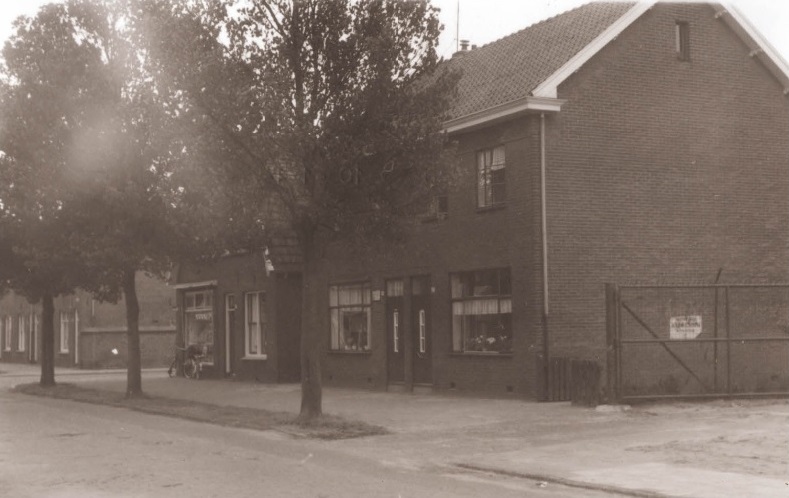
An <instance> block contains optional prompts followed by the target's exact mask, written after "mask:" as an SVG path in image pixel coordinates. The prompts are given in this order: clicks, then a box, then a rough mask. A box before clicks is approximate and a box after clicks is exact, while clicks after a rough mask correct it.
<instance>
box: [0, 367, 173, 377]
mask: <svg viewBox="0 0 789 498" xmlns="http://www.w3.org/2000/svg"><path fill="white" fill-rule="evenodd" d="M127 372H128V370H126V369H125V368H124V369H112V370H65V371H61V370H56V371H55V379H57V378H58V377H62V376H65V377H68V376H71V375H107V374H125V373H127ZM40 373H41V371H40V370H36V371H34V372H20V371H13V370H10V371H9V370H7V371H3V372H0V377H30V376H36V375H39V374H40ZM142 373H167V369H166V368H143V369H142Z"/></svg>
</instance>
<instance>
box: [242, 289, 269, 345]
mask: <svg viewBox="0 0 789 498" xmlns="http://www.w3.org/2000/svg"><path fill="white" fill-rule="evenodd" d="M245 313H246V329H245V343H246V346H245V356H246V357H247V358H261V359H264V358H266V293H265V292H249V293H247V295H246V307H245Z"/></svg>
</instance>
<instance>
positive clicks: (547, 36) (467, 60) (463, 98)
mask: <svg viewBox="0 0 789 498" xmlns="http://www.w3.org/2000/svg"><path fill="white" fill-rule="evenodd" d="M654 4H655V0H649V1H640V2H593V3H588V4H586V5H583V6H581V7H578V8H576V9H573V10H570V11H568V12H565V13H563V14H559V15H557V16H555V17H552V18H550V19H547V20H545V21H541V22H539V23H537V24H534V25H532V26H530V27H528V28H526V29H523V30H521V31H518V32H517V33H514V34H512V35H509V36H506V37H504V38H502V39H500V40H497V41H495V42H492V43H490V44H488V45H485V46H483V47H480V48H476V49H473V50H470V51H465V52H461V53H460V54H456V55H455V56H454V57H453V58H452V59H451V60H450V61H448V65H449V68H451V69H459V70H461V71H462V77H461V79H460V81H459V83H458V97H457V100H456V102H455V105H454V107H453V109H452V111H451V118H450V120H449V121H447V122H446V123H445V129H446V130H447V131H448V132H450V133H451V132H454V131H459V130H462V129H470V128H473V127H477V126H481V125H486V124H490V123H493V122H496V121H500V120H503V119H507V118H508V117H511V116H513V115H515V114H519V113H522V112H526V111H530V110H531V111H558V110H559V109H560V108H561V105H562V103H563V101H561V100H559V99H557V87H558V86H559V85H560V84H561V83H562V82H564V81H565V80H566V79H567V78H568V77H570V76H571V75H572V74H573V73H574V72H575V71H577V70H578V69H580V68H581V67H582V66H583V65H584V64H585V63H586V62H587V61H588V60H589V59H591V58H592V57H593V56H594V55H595V54H597V53H598V52H599V51H600V50H601V49H602V48H603V47H605V46H606V45H607V44H608V43H609V42H610V41H611V40H613V39H614V38H616V37H617V36H618V35H619V34H620V33H622V31H624V30H625V29H626V28H627V27H628V26H630V25H631V24H632V23H633V22H634V21H635V20H636V19H638V18H639V17H641V15H642V14H644V13H645V12H646V11H648V10H649V9H650V8H651V7H652V6H653V5H654ZM709 5H710V7H712V8H713V9H715V11H716V15H715V17H717V18H721V19H722V20H723V22H724V23H725V24H727V25H728V26H729V27H730V28H731V29H732V31H733V32H734V33H735V34H737V35H738V36H739V37H740V38H741V39H742V40H743V41H744V42H745V43H746V45H748V46H749V47H750V48H751V50H752V51H751V56H752V57H758V58H759V59H761V60H762V62H763V63H764V64H765V67H767V69H768V70H769V71H770V72H771V73H772V74H773V76H775V77H776V78H777V79H778V80H779V81H781V82H782V84H783V85H784V87H785V88H786V89H787V90H786V91H785V92H784V93H789V65H787V63H786V61H785V60H783V59H782V58H781V56H780V55H779V54H778V52H777V51H776V50H775V49H774V48H772V47H771V46H770V45H769V43H767V41H766V40H765V39H764V38H763V37H762V36H761V35H760V34H759V33H758V31H757V30H756V29H755V28H754V27H753V26H752V25H751V24H750V23H749V22H748V20H747V19H746V18H745V17H744V16H742V14H740V13H739V12H738V11H737V10H736V9H734V8H732V7H728V6H727V7H724V6H722V5H721V4H709Z"/></svg>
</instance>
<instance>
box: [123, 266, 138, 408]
mask: <svg viewBox="0 0 789 498" xmlns="http://www.w3.org/2000/svg"><path fill="white" fill-rule="evenodd" d="M135 274H136V272H135V271H134V270H127V271H126V272H125V273H124V275H123V299H124V301H125V302H126V344H127V358H126V368H127V371H126V397H127V398H137V397H140V396H142V370H141V368H142V363H141V361H140V304H139V302H138V301H137V287H136V285H135V281H134V277H135Z"/></svg>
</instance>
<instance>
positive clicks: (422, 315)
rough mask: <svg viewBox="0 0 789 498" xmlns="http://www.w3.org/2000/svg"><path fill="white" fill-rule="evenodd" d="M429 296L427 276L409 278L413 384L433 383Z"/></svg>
mask: <svg viewBox="0 0 789 498" xmlns="http://www.w3.org/2000/svg"><path fill="white" fill-rule="evenodd" d="M430 295H431V288H430V277H429V276H419V277H412V278H411V333H412V337H413V352H414V384H432V383H433V360H432V356H433V350H432V342H433V341H432V333H431V325H432V323H431V322H432V320H431V314H430Z"/></svg>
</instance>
